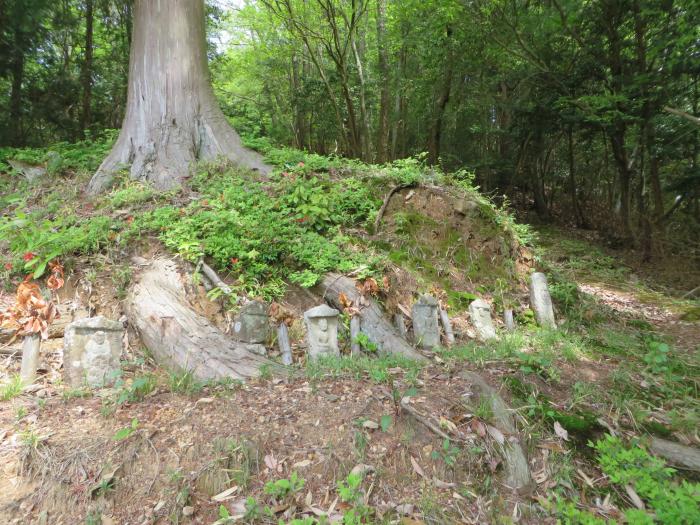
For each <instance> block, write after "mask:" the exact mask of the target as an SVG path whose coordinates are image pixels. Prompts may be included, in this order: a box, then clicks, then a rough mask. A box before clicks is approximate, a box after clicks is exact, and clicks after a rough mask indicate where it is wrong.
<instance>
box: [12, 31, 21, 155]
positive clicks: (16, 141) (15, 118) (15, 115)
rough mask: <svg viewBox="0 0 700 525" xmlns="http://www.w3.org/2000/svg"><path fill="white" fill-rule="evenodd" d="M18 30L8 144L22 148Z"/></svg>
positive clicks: (13, 61) (19, 40) (13, 59)
mask: <svg viewBox="0 0 700 525" xmlns="http://www.w3.org/2000/svg"><path fill="white" fill-rule="evenodd" d="M20 35H21V33H20V31H19V30H16V32H15V42H14V43H15V49H14V56H13V58H12V66H11V69H12V88H11V91H10V122H11V131H10V142H11V144H12V145H13V146H17V147H19V146H23V142H24V137H23V133H22V82H23V81H24V48H23V45H22V37H21V36H20Z"/></svg>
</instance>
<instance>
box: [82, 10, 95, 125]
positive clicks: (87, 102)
mask: <svg viewBox="0 0 700 525" xmlns="http://www.w3.org/2000/svg"><path fill="white" fill-rule="evenodd" d="M93 19H94V17H93V0H85V61H84V62H83V70H82V84H83V101H82V105H83V111H82V113H81V115H80V134H81V138H84V136H85V130H86V129H87V128H88V126H90V121H91V114H90V107H91V104H92V54H93V45H92V37H93Z"/></svg>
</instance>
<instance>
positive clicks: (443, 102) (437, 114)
mask: <svg viewBox="0 0 700 525" xmlns="http://www.w3.org/2000/svg"><path fill="white" fill-rule="evenodd" d="M446 31H447V35H446V49H447V52H446V53H445V73H444V75H443V78H442V83H441V85H440V91H439V92H438V95H437V100H436V103H435V109H434V114H433V119H432V122H431V125H430V134H429V136H428V162H430V164H437V163H438V161H439V159H440V151H441V141H442V123H443V118H444V116H445V108H447V103H448V102H449V101H450V94H451V92H452V76H453V74H454V60H453V56H452V41H451V40H452V28H451V27H449V26H448V27H447V30H446Z"/></svg>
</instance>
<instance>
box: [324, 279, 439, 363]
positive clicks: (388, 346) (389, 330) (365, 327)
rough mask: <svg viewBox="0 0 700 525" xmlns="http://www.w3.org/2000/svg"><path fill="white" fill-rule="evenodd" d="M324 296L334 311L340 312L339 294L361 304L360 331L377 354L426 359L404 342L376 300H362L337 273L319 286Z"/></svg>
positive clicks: (358, 293) (341, 307)
mask: <svg viewBox="0 0 700 525" xmlns="http://www.w3.org/2000/svg"><path fill="white" fill-rule="evenodd" d="M322 286H323V288H324V289H325V293H324V294H323V296H324V298H325V299H328V300H329V301H330V302H331V303H332V304H333V305H334V306H335V307H336V308H338V309H340V310H342V309H343V308H344V307H343V304H342V303H341V301H340V294H344V295H345V297H347V298H348V299H349V300H350V301H352V302H353V303H354V304H357V305H360V306H359V308H360V312H359V314H358V316H359V318H360V329H361V330H362V332H363V333H364V334H365V335H366V336H367V337H368V338H369V340H370V341H372V342H373V343H374V344H376V345H377V346H378V348H379V351H380V352H382V353H386V354H396V355H401V356H404V357H408V358H410V359H417V360H425V359H426V357H425V356H424V355H423V354H421V353H420V352H419V351H418V350H416V349H415V348H413V347H412V346H411V345H410V344H409V343H408V342H407V341H406V340H405V339H403V338H402V337H401V336H400V335H399V333H398V331H397V329H396V327H394V326H393V325H392V324H391V322H390V321H389V320H388V319H386V318H385V317H384V312H383V310H382V308H381V307H380V306H379V304H378V303H377V301H375V300H373V299H367V298H363V299H362V300H360V299H361V296H360V292H359V291H358V290H357V288H356V287H355V281H354V280H352V279H350V278H349V277H345V276H343V275H338V274H333V273H331V274H328V275H326V277H325V278H324V280H323V284H322Z"/></svg>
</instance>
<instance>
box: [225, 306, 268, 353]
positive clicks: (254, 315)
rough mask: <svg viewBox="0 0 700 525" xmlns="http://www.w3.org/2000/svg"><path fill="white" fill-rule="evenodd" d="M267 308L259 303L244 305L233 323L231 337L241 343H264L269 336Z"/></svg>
mask: <svg viewBox="0 0 700 525" xmlns="http://www.w3.org/2000/svg"><path fill="white" fill-rule="evenodd" d="M269 331H270V320H269V317H268V315H267V306H266V305H265V304H264V303H261V302H259V301H251V302H250V303H248V304H246V305H245V306H244V307H243V308H241V311H240V313H239V315H238V317H237V318H236V321H235V322H234V323H233V336H234V338H235V339H236V340H237V341H241V342H243V343H264V342H265V341H266V340H267V338H268V335H269Z"/></svg>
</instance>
